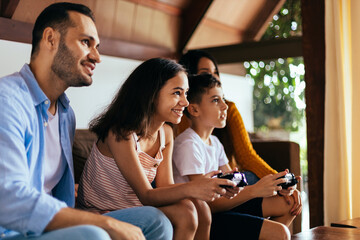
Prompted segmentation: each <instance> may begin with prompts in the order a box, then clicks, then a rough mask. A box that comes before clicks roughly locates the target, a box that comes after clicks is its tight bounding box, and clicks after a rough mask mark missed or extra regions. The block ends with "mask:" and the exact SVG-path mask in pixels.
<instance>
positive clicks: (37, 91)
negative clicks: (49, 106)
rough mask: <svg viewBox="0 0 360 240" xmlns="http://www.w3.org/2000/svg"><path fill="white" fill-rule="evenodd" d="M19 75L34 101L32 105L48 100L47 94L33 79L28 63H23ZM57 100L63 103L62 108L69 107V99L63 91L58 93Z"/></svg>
mask: <svg viewBox="0 0 360 240" xmlns="http://www.w3.org/2000/svg"><path fill="white" fill-rule="evenodd" d="M20 74H21V76H22V77H23V78H24V79H25V83H26V85H27V87H28V89H29V92H30V95H31V97H32V99H33V101H34V105H35V106H37V105H39V104H41V103H43V102H44V101H45V100H48V98H47V96H46V95H45V93H44V92H43V90H42V89H41V88H40V86H39V84H38V82H37V81H36V79H35V76H34V74H33V73H32V71H31V69H30V66H29V65H28V64H24V66H23V67H22V68H21V70H20ZM58 101H59V102H60V103H61V105H63V107H64V108H68V107H69V103H70V101H69V99H68V98H67V96H66V94H65V93H63V94H61V95H60V97H59V99H58Z"/></svg>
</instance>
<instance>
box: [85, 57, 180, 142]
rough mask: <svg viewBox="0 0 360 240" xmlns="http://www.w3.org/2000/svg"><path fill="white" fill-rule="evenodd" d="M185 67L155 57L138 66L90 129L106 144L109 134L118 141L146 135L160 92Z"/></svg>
mask: <svg viewBox="0 0 360 240" xmlns="http://www.w3.org/2000/svg"><path fill="white" fill-rule="evenodd" d="M179 72H185V70H184V68H183V67H182V66H181V65H180V64H177V63H176V62H175V61H173V60H169V59H163V58H153V59H149V60H147V61H145V62H143V63H142V64H141V65H139V66H138V67H137V68H136V69H135V70H134V71H133V72H132V73H131V75H130V76H129V77H128V79H127V80H126V81H125V82H124V84H123V85H122V86H121V88H120V90H119V92H118V93H117V94H116V96H115V98H114V99H113V101H112V102H111V104H110V105H109V106H108V107H107V109H106V110H105V111H104V112H103V113H101V114H100V115H99V116H98V117H96V118H95V119H93V120H92V121H91V122H90V125H89V129H90V130H91V131H92V132H94V133H96V135H97V136H98V138H99V140H102V141H104V140H105V138H106V137H107V136H108V134H109V131H110V130H111V131H113V133H114V134H115V135H116V140H118V141H119V140H124V139H128V136H129V134H131V133H132V132H135V133H136V134H137V135H138V136H139V137H140V138H142V137H144V136H146V135H147V132H148V129H149V125H150V122H151V118H152V117H153V115H154V113H155V111H156V104H157V103H156V100H157V97H158V95H159V91H160V89H161V88H162V87H163V86H164V84H165V83H166V82H167V80H169V79H170V78H173V77H175V76H176V75H177V74H178V73H179Z"/></svg>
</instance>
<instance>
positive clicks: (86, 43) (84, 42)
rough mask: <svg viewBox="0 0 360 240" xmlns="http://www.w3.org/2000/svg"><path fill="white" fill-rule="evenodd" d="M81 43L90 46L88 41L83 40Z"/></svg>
mask: <svg viewBox="0 0 360 240" xmlns="http://www.w3.org/2000/svg"><path fill="white" fill-rule="evenodd" d="M81 42H82V43H83V44H85V45H87V46H89V45H90V41H89V40H88V39H83V40H81Z"/></svg>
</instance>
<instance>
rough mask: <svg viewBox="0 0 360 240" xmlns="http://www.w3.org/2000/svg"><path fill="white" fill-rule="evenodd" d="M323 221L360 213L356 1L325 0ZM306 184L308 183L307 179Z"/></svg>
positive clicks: (359, 6) (359, 10)
mask: <svg viewBox="0 0 360 240" xmlns="http://www.w3.org/2000/svg"><path fill="white" fill-rule="evenodd" d="M325 43H326V60H325V61H326V63H325V68H326V70H325V71H326V86H325V143H324V158H325V159H324V217H325V219H324V223H325V225H329V224H330V223H331V222H337V221H341V220H345V219H351V218H355V217H360V1H359V0H326V1H325ZM310 184H311V183H310Z"/></svg>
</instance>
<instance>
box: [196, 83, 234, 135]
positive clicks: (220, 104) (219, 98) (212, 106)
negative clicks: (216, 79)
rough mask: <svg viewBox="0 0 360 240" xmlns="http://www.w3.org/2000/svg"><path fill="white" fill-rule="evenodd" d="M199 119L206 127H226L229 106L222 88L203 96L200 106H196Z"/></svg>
mask: <svg viewBox="0 0 360 240" xmlns="http://www.w3.org/2000/svg"><path fill="white" fill-rule="evenodd" d="M195 105H196V107H197V110H198V119H199V120H200V122H201V123H202V124H204V125H205V126H206V127H214V128H223V127H225V126H226V116H227V109H228V106H227V104H226V103H225V100H224V93H223V91H222V88H221V87H213V88H210V89H209V90H208V91H207V92H206V93H204V94H203V96H202V98H201V102H200V104H195Z"/></svg>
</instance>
